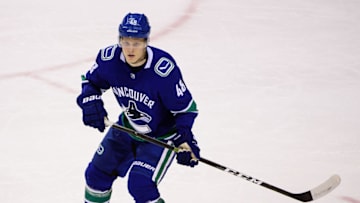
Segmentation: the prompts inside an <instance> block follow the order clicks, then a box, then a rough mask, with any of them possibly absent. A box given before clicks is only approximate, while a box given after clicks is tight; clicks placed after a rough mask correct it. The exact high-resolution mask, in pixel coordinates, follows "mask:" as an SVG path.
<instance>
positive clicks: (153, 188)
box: [128, 173, 160, 203]
mask: <svg viewBox="0 0 360 203" xmlns="http://www.w3.org/2000/svg"><path fill="white" fill-rule="evenodd" d="M128 189H129V192H130V194H131V195H132V196H133V197H134V199H135V201H136V203H146V202H150V201H152V200H156V199H158V198H159V197H160V193H159V191H158V188H157V185H156V184H155V183H154V182H153V181H152V180H151V177H147V176H144V175H141V174H138V173H130V174H129V180H128Z"/></svg>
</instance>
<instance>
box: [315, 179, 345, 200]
mask: <svg viewBox="0 0 360 203" xmlns="http://www.w3.org/2000/svg"><path fill="white" fill-rule="evenodd" d="M340 182H341V178H340V176H339V175H333V176H331V177H330V178H329V179H328V180H326V181H325V182H324V183H322V184H321V185H319V186H317V187H315V188H314V189H312V190H310V193H311V196H312V199H313V200H316V199H319V198H320V197H323V196H324V195H326V194H328V193H330V192H331V191H333V190H334V189H335V188H336V187H337V186H339V185H340Z"/></svg>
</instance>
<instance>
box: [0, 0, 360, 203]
mask: <svg viewBox="0 0 360 203" xmlns="http://www.w3.org/2000/svg"><path fill="white" fill-rule="evenodd" d="M359 9H360V2H359V1H356V0H347V1H343V0H315V1H314V0H290V1H289V0H253V1H243V0H225V1H215V0H206V1H205V0H172V1H166V0H154V1H149V0H136V1H115V0H109V1H93V0H90V1H85V0H78V1H70V0H64V1H56V2H55V1H45V0H32V1H25V0H12V1H6V0H3V1H1V2H0V28H1V32H0V43H1V46H0V55H1V62H2V63H1V68H0V86H1V93H2V94H1V95H2V96H1V100H0V101H1V106H0V125H1V128H0V132H1V134H0V143H1V148H0V160H1V163H0V200H1V202H5V203H13V202H37V203H38V202H44V203H45V202H54V203H60V202H61V203H63V202H82V199H83V189H84V178H83V171H84V169H85V167H86V165H87V163H88V162H89V160H90V159H91V157H92V155H93V153H94V151H95V149H96V148H97V145H98V143H99V142H100V140H101V138H102V134H99V133H98V132H97V131H96V130H94V129H92V128H88V127H85V126H83V124H82V121H81V112H80V109H79V108H78V107H77V106H76V103H75V98H76V96H77V94H78V93H79V91H80V75H81V74H83V73H84V72H85V71H86V70H87V69H88V68H90V66H91V65H92V61H93V59H94V58H95V56H96V54H97V52H98V49H100V48H102V47H105V46H107V45H110V44H114V43H116V42H117V26H118V24H119V23H120V21H121V19H122V17H123V16H124V15H125V14H126V13H127V12H130V11H132V12H144V13H146V14H147V15H148V17H149V19H150V23H151V25H152V38H151V44H152V45H153V46H158V47H161V48H163V49H165V50H167V51H168V52H170V53H171V54H172V55H173V56H174V57H175V59H176V60H177V63H178V64H179V65H180V66H181V68H182V70H183V75H184V77H185V81H186V83H187V86H188V87H189V88H190V90H191V91H192V94H193V96H194V97H195V99H196V101H197V103H198V107H199V110H200V114H199V117H198V119H197V121H196V123H195V127H194V133H195V134H196V136H197V138H198V141H199V144H200V147H201V149H202V151H201V152H202V156H204V157H206V158H208V159H210V160H212V161H215V162H218V163H221V164H223V165H226V166H228V167H230V168H234V169H236V170H239V171H241V172H243V173H246V174H248V175H251V176H254V177H256V178H258V179H261V180H264V181H266V182H269V183H271V184H273V185H276V186H278V187H282V188H284V189H287V190H289V191H292V192H303V191H305V190H308V189H311V188H313V187H315V186H317V185H318V184H320V183H321V182H322V181H324V180H326V179H327V178H328V177H330V176H331V175H332V174H334V173H337V174H339V175H340V176H341V177H342V183H341V185H340V186H339V188H337V189H335V190H334V191H333V192H332V193H330V194H329V195H327V196H325V197H323V198H322V199H319V200H317V201H316V202H319V203H321V202H323V203H338V202H339V203H341V202H356V201H357V200H359V199H360V191H359V186H358V183H359V182H360V159H359V157H360V138H359V136H360V107H359V104H360V37H359V36H360V23H359V21H360V13H359ZM104 100H105V103H106V107H107V108H108V112H109V114H110V118H111V119H115V118H116V117H117V113H118V112H119V110H120V109H119V107H117V106H116V104H115V102H114V98H113V96H112V95H111V93H110V92H109V93H107V94H106V95H105V98H104ZM159 187H160V190H161V193H162V196H163V197H164V199H165V200H166V201H167V202H170V203H177V202H194V203H195V202H208V203H217V202H229V203H230V202H234V203H239V202H243V203H264V202H274V203H275V202H276V203H289V202H296V201H294V200H291V199H289V198H287V197H284V196H282V195H280V194H277V193H275V192H273V191H270V190H267V189H265V188H262V187H259V186H257V185H254V184H251V183H249V182H247V181H244V180H242V179H239V178H236V177H234V176H232V175H229V174H226V173H224V172H221V171H220V170H217V169H215V168H211V167H209V166H206V165H199V166H198V167H197V168H195V169H190V168H186V167H182V166H179V165H177V164H174V165H173V166H172V168H171V169H170V170H169V172H168V175H167V176H166V178H165V179H164V180H163V182H162V183H161V184H160V186H159ZM113 189H114V192H113V198H112V200H113V201H112V202H114V203H115V202H132V199H131V197H130V195H129V194H128V192H127V189H126V180H124V179H118V180H117V181H116V183H115V184H114V188H113ZM179 190H181V192H179Z"/></svg>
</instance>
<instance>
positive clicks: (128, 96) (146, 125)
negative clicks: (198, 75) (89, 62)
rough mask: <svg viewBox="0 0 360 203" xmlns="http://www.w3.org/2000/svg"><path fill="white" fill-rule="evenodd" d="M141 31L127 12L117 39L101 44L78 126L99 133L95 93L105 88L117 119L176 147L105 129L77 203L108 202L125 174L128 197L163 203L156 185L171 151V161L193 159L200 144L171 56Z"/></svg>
mask: <svg viewBox="0 0 360 203" xmlns="http://www.w3.org/2000/svg"><path fill="white" fill-rule="evenodd" d="M149 34H150V25H149V23H148V19H147V17H146V16H145V15H144V14H139V13H129V14H127V15H126V16H125V17H124V19H123V21H122V23H121V24H120V26H119V43H118V44H115V45H112V46H108V47H106V48H104V49H101V50H100V51H99V53H98V56H97V58H96V62H95V63H94V65H93V66H92V68H91V69H90V70H89V71H88V72H87V73H86V75H85V76H83V81H82V92H81V94H80V95H79V96H78V98H77V104H78V105H79V106H80V107H81V109H82V114H83V117H82V118H83V122H84V124H85V125H87V126H91V127H94V128H97V129H98V130H99V131H100V132H104V130H105V123H104V118H105V117H107V115H108V114H107V112H106V110H105V109H104V103H103V100H102V98H101V95H102V93H103V92H104V91H105V90H107V89H111V90H112V92H113V93H114V95H115V97H116V100H117V102H118V103H119V105H120V106H121V107H122V110H123V111H122V113H121V114H120V115H119V118H118V121H117V123H118V124H119V125H123V126H125V127H128V128H131V129H134V130H136V131H138V132H140V133H146V134H147V135H149V136H152V137H155V138H157V139H159V140H162V141H164V142H167V143H168V144H173V145H174V146H176V147H178V148H180V149H182V150H181V151H180V152H179V153H177V154H174V152H172V151H169V150H168V149H164V148H161V147H159V146H157V145H154V144H151V143H148V142H145V141H143V140H139V139H138V138H135V137H132V136H131V135H129V134H127V133H124V132H121V131H118V130H116V129H113V128H110V129H109V130H108V131H107V133H106V135H105V137H104V138H103V140H102V142H101V143H100V145H99V148H98V149H97V151H96V152H95V154H94V156H93V159H92V161H91V162H90V163H89V165H88V167H87V168H86V171H85V179H86V188H85V202H88V203H94V202H96V203H107V202H109V201H110V197H111V192H112V184H113V182H114V180H115V179H116V178H117V177H125V176H126V174H128V191H129V193H130V194H131V195H132V197H133V198H134V200H135V202H136V203H163V202H164V200H163V199H162V198H161V197H160V193H159V191H158V187H157V185H158V184H159V183H160V181H161V180H162V178H163V177H164V175H165V173H166V172H167V169H168V167H169V166H170V165H171V163H172V161H173V159H174V158H175V156H176V159H177V162H178V163H179V164H183V165H187V166H190V167H194V166H196V165H197V164H198V160H199V157H200V149H199V147H198V146H197V142H196V140H195V139H194V135H193V133H192V130H191V129H192V126H193V123H194V119H195V117H196V116H197V113H198V112H197V107H196V103H195V101H194V100H193V98H192V95H191V93H190V92H189V89H188V87H187V86H186V85H185V82H184V80H183V77H182V74H181V72H180V69H179V67H178V66H177V64H176V63H175V61H174V59H173V57H172V56H171V55H170V54H168V53H167V52H165V51H163V50H160V49H158V48H155V47H152V46H149V45H148V40H149Z"/></svg>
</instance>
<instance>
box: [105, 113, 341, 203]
mask: <svg viewBox="0 0 360 203" xmlns="http://www.w3.org/2000/svg"><path fill="white" fill-rule="evenodd" d="M105 124H106V125H107V126H111V127H113V128H115V129H117V130H120V131H123V132H126V133H129V134H132V135H134V136H135V137H137V138H141V139H143V140H145V141H147V142H150V143H153V144H156V145H158V146H160V147H163V148H167V149H170V150H172V151H174V152H176V153H177V152H179V148H176V147H174V146H172V145H169V144H167V143H164V142H162V141H160V140H157V139H155V138H153V137H150V136H148V135H145V134H141V133H138V132H137V131H135V130H132V129H129V128H126V127H124V126H121V125H118V124H116V123H112V122H110V121H109V120H107V119H105ZM199 161H200V162H202V163H204V164H207V165H209V166H212V167H215V168H217V169H220V170H222V171H225V172H228V173H230V174H232V175H234V176H238V177H240V178H242V179H244V180H247V181H249V182H252V183H254V184H257V185H260V186H263V187H265V188H268V189H270V190H272V191H275V192H278V193H280V194H283V195H285V196H288V197H290V198H293V199H296V200H299V201H302V202H310V201H312V200H316V199H319V198H320V197H323V196H325V195H326V194H328V193H329V192H331V191H332V190H334V189H335V188H336V187H337V186H338V185H339V184H340V182H341V179H340V176H339V175H333V176H331V177H330V178H329V179H328V180H326V181H325V182H323V183H322V184H320V185H319V186H317V187H315V188H313V189H311V190H308V191H306V192H303V193H291V192H288V191H286V190H283V189H281V188H278V187H276V186H274V185H271V184H269V183H266V182H264V181H261V180H259V179H257V178H254V177H251V176H248V175H246V174H244V173H241V172H239V171H236V170H233V169H231V168H229V167H226V166H223V165H220V164H218V163H215V162H213V161H210V160H208V159H205V158H200V160H199Z"/></svg>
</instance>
